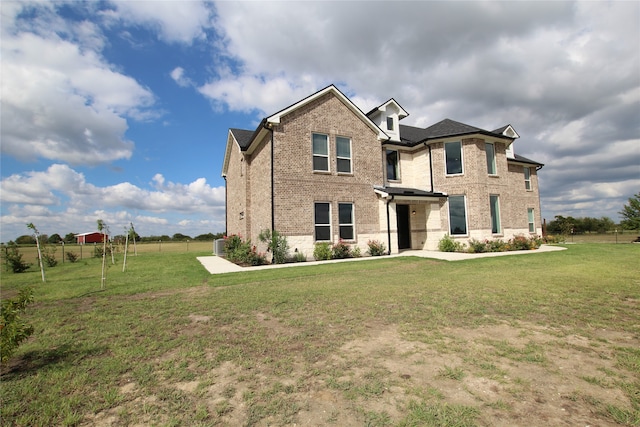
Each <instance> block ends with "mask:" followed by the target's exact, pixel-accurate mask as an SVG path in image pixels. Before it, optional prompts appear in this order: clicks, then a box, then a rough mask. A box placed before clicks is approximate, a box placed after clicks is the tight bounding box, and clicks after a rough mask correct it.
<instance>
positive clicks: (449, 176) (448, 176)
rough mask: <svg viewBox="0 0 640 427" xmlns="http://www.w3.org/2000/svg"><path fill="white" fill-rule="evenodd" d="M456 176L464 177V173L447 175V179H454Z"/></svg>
mask: <svg viewBox="0 0 640 427" xmlns="http://www.w3.org/2000/svg"><path fill="white" fill-rule="evenodd" d="M456 176H464V173H454V174H450V175H449V174H447V175H445V178H452V177H456Z"/></svg>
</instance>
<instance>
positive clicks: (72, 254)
mask: <svg viewBox="0 0 640 427" xmlns="http://www.w3.org/2000/svg"><path fill="white" fill-rule="evenodd" d="M64 256H65V257H67V260H68V261H69V262H76V261H78V254H77V253H75V252H67V253H65V254H64Z"/></svg>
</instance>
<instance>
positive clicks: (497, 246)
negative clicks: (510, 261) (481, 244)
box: [487, 239, 507, 252]
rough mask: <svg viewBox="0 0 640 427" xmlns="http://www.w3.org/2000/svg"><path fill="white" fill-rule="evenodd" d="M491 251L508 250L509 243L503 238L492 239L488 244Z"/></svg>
mask: <svg viewBox="0 0 640 427" xmlns="http://www.w3.org/2000/svg"><path fill="white" fill-rule="evenodd" d="M487 250H488V251H489V252H504V251H506V250H507V244H506V243H505V242H504V240H502V239H495V240H490V241H489V242H488V244H487Z"/></svg>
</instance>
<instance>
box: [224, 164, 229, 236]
mask: <svg viewBox="0 0 640 427" xmlns="http://www.w3.org/2000/svg"><path fill="white" fill-rule="evenodd" d="M223 178H224V235H225V236H227V235H228V232H229V229H228V223H229V220H228V219H227V215H228V212H227V208H228V205H227V193H228V191H229V189H228V188H227V176H226V175H225V176H223Z"/></svg>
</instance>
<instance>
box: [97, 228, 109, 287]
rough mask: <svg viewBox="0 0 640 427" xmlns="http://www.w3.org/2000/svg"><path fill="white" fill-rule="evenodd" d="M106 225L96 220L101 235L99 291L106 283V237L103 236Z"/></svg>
mask: <svg viewBox="0 0 640 427" xmlns="http://www.w3.org/2000/svg"><path fill="white" fill-rule="evenodd" d="M105 228H106V225H105V223H104V221H103V220H101V219H99V220H98V231H99V232H100V233H102V280H101V282H100V289H104V287H105V284H106V282H107V268H106V267H107V265H106V264H107V236H106V235H105V232H104V230H105Z"/></svg>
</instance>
